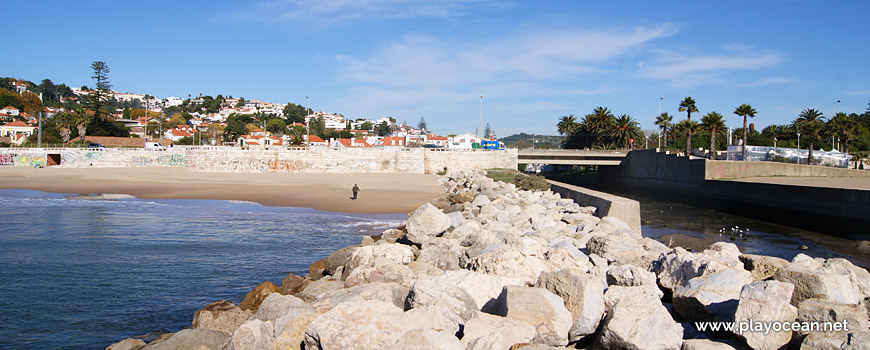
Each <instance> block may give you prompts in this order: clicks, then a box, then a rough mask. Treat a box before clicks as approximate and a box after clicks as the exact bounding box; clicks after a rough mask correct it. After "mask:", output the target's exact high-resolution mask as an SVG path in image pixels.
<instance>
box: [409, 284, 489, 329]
mask: <svg viewBox="0 0 870 350" xmlns="http://www.w3.org/2000/svg"><path fill="white" fill-rule="evenodd" d="M427 305H428V306H435V305H443V306H445V307H447V309H449V310H450V311H451V312H453V313H454V314H455V315H457V316H459V317H461V318H462V319H463V320H467V319H468V318H470V317H471V316H472V315H474V313H475V312H476V311H478V307H477V303H476V302H475V301H474V298H472V297H471V295H469V294H468V293H467V292H465V291H464V290H462V289H460V288H456V287H455V286H452V285H445V284H443V283H441V282H440V281H437V280H436V279H421V280H417V281H416V282H414V284H413V285H411V290H410V291H409V292H408V297H407V299H405V309H406V310H409V309H415V308H419V307H422V306H427Z"/></svg>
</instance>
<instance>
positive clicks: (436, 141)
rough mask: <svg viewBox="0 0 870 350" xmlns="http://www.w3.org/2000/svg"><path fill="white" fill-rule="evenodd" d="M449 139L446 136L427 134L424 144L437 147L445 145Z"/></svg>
mask: <svg viewBox="0 0 870 350" xmlns="http://www.w3.org/2000/svg"><path fill="white" fill-rule="evenodd" d="M449 141H450V140H449V139H448V138H447V136H431V135H430V136H427V137H426V144H429V145H435V146H438V147H447V144H448V142H449Z"/></svg>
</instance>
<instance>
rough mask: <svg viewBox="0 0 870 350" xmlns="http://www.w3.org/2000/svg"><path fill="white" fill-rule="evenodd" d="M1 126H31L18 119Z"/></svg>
mask: <svg viewBox="0 0 870 350" xmlns="http://www.w3.org/2000/svg"><path fill="white" fill-rule="evenodd" d="M2 126H23V127H27V128H32V126H30V125H27V124H26V123H24V122H23V121H20V120H16V121H14V122H11V123H6V124H3V125H2Z"/></svg>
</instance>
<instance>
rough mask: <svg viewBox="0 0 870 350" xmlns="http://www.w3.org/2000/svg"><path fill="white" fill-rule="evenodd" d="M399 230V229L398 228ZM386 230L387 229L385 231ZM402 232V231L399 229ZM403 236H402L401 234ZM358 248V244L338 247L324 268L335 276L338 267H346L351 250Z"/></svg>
mask: <svg viewBox="0 0 870 350" xmlns="http://www.w3.org/2000/svg"><path fill="white" fill-rule="evenodd" d="M397 231H398V230H397ZM385 232H386V231H385ZM399 232H402V231H399ZM400 237H401V236H400ZM354 248H356V246H350V247H344V248H341V249H338V250H336V251H334V252H332V253H330V254H329V255H327V256H326V259H324V266H323V269H324V271H325V272H326V274H327V275H330V276H335V272H336V271H338V268H340V267H344V266H345V265H347V258H348V256H350V252H351V251H352V250H353V249H354Z"/></svg>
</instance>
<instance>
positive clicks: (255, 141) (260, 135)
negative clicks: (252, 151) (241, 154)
mask: <svg viewBox="0 0 870 350" xmlns="http://www.w3.org/2000/svg"><path fill="white" fill-rule="evenodd" d="M238 145H239V147H243V148H260V149H269V148H272V147H281V146H282V145H283V140H281V138H280V137H277V136H272V135H269V134H268V133H266V132H265V131H263V130H262V129H253V130H251V131H250V134H249V135H242V136H239V140H238Z"/></svg>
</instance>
